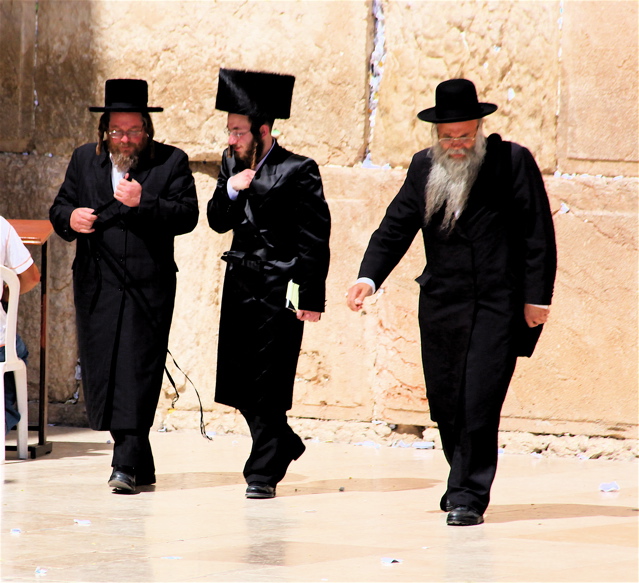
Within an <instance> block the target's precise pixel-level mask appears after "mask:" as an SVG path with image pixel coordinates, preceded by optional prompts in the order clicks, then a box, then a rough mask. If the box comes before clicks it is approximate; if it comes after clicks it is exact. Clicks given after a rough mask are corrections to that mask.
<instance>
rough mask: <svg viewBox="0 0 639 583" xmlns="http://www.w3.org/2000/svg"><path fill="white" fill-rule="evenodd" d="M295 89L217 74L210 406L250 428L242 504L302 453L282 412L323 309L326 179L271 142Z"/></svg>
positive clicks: (238, 74)
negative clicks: (221, 263)
mask: <svg viewBox="0 0 639 583" xmlns="http://www.w3.org/2000/svg"><path fill="white" fill-rule="evenodd" d="M294 82H295V78H294V77H292V76H290V75H276V74H271V73H262V72H252V71H238V70H233V69H221V70H220V75H219V84H218V93H217V101H216V108H217V109H220V110H222V111H226V112H228V118H227V130H228V134H229V140H228V143H229V147H228V149H227V150H226V151H225V154H224V155H223V160H222V167H221V170H220V174H219V178H218V181H217V187H216V189H215V192H214V194H213V198H212V199H211V200H210V201H209V204H208V211H207V214H208V220H209V225H210V226H211V228H212V229H214V230H215V231H217V232H218V233H225V232H227V231H229V230H231V229H232V230H233V235H234V236H233V243H232V245H231V250H230V251H227V252H226V253H225V254H224V255H223V256H222V259H224V260H225V261H226V262H227V263H228V265H227V267H226V275H225V278H224V292H223V296H222V311H221V317H220V335H219V345H218V358H217V380H216V391H215V400H216V401H217V402H218V403H223V404H225V405H229V406H231V407H235V408H237V409H239V410H240V411H241V413H242V415H243V416H244V417H245V419H246V421H247V423H248V426H249V428H250V431H251V436H252V438H253V447H252V449H251V453H250V456H249V458H248V460H247V462H246V465H245V467H244V477H245V479H246V482H247V484H248V487H247V490H246V496H247V498H273V497H274V496H275V488H276V486H277V483H278V482H279V481H280V480H281V479H282V478H283V477H284V475H285V474H286V470H287V468H288V466H289V464H290V463H291V461H292V460H295V459H297V458H298V457H299V456H300V455H302V453H303V452H304V449H305V447H304V444H303V443H302V440H301V439H300V438H299V436H298V435H296V434H295V433H294V432H293V430H292V429H291V428H290V426H289V425H288V421H287V417H286V412H287V411H288V410H289V409H290V408H291V406H292V399H293V383H294V380H295V369H296V366H297V360H298V357H299V351H300V346H301V342H302V332H303V327H304V322H317V321H319V319H320V316H321V313H322V312H323V311H324V300H325V279H326V274H327V272H328V263H329V247H328V240H329V234H330V215H329V211H328V206H327V204H326V201H325V199H324V194H323V190H322V179H321V177H320V174H319V170H318V167H317V164H316V163H315V162H314V161H313V160H311V159H310V158H306V157H303V156H298V155H295V154H293V153H291V152H289V151H287V150H285V149H284V148H282V147H281V146H280V145H279V144H278V143H277V141H276V140H275V139H274V138H273V137H272V135H271V130H272V128H273V121H274V120H275V119H276V118H288V117H289V115H290V106H291V99H292V95H293V84H294ZM287 290H288V293H287ZM287 306H288V307H287Z"/></svg>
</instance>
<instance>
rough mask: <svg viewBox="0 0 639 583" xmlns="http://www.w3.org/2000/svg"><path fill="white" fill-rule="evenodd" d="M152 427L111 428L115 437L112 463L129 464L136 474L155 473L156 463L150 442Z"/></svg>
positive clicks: (117, 464) (118, 464)
mask: <svg viewBox="0 0 639 583" xmlns="http://www.w3.org/2000/svg"><path fill="white" fill-rule="evenodd" d="M150 431H151V429H150V428H149V429H118V430H111V436H112V437H113V444H114V445H113V461H112V462H111V465H112V466H113V467H115V466H128V467H129V468H133V469H134V470H135V473H136V474H154V473H155V464H154V462H153V452H152V451H151V443H150V442H149V432H150Z"/></svg>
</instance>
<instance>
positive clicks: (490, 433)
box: [438, 420, 499, 514]
mask: <svg viewBox="0 0 639 583" xmlns="http://www.w3.org/2000/svg"><path fill="white" fill-rule="evenodd" d="M438 426H439V434H440V436H441V440H442V447H443V449H444V455H445V456H446V460H447V461H448V464H449V465H450V472H449V474H448V486H447V489H446V494H444V496H443V498H442V501H441V508H442V510H445V507H446V500H448V502H449V503H450V504H452V505H453V506H461V505H463V506H470V507H471V508H474V509H475V510H476V511H477V512H479V513H481V514H483V513H484V511H485V510H486V508H487V507H488V503H489V502H490V488H491V486H492V484H493V480H494V479H495V474H496V472H497V445H498V443H497V440H498V438H497V436H498V430H499V420H497V421H496V422H495V423H494V425H493V426H491V427H483V428H481V429H478V430H476V431H471V432H468V431H466V428H465V427H464V426H463V424H461V423H460V424H458V425H457V426H455V425H447V424H445V423H438Z"/></svg>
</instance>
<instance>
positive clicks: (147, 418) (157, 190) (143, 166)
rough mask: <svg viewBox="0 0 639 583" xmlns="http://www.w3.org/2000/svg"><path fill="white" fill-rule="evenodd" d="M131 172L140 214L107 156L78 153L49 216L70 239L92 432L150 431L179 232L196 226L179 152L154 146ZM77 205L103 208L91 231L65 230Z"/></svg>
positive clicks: (89, 147)
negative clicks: (118, 186)
mask: <svg viewBox="0 0 639 583" xmlns="http://www.w3.org/2000/svg"><path fill="white" fill-rule="evenodd" d="M153 145H154V156H153V157H150V156H148V155H146V156H145V155H143V156H141V159H140V162H139V164H138V167H137V168H136V169H134V170H131V171H130V175H131V177H132V178H133V179H135V180H137V181H138V182H140V184H141V185H142V198H141V201H140V205H139V207H137V208H130V207H127V206H125V205H123V204H122V203H120V202H117V201H115V199H114V198H113V186H112V182H111V167H112V165H111V161H110V158H109V155H108V153H106V152H102V153H101V154H100V155H97V154H96V151H95V147H96V145H95V144H85V145H84V146H81V147H80V148H78V149H77V150H75V151H74V153H73V155H72V157H71V161H70V163H69V166H68V168H67V172H66V176H65V179H64V183H63V184H62V186H61V187H60V191H59V192H58V195H57V196H56V198H55V200H54V202H53V205H52V206H51V209H50V212H49V216H50V219H51V222H52V223H53V226H54V228H55V231H56V233H57V234H58V235H60V236H61V237H62V238H63V239H65V240H66V241H73V240H76V241H77V242H76V256H75V260H74V262H73V287H74V299H75V307H76V314H77V325H78V344H79V350H80V360H81V366H82V382H83V388H84V393H85V399H86V403H87V413H88V417H89V422H90V424H91V427H92V428H93V429H135V428H139V427H150V425H151V424H152V422H153V415H154V413H155V408H156V405H157V400H158V397H159V391H160V387H161V383H162V374H163V368H164V362H165V359H166V349H167V343H168V334H169V329H170V325H171V318H172V314H173V303H174V299H175V281H176V275H175V274H176V271H177V266H176V264H175V260H174V254H173V241H174V238H175V236H176V235H180V234H182V233H187V232H189V231H191V230H193V229H194V228H195V225H196V224H197V219H198V204H197V197H196V192H195V183H194V180H193V176H192V174H191V170H190V168H189V163H188V157H187V156H186V154H185V153H184V152H182V151H181V150H178V149H177V148H174V147H172V146H167V145H164V144H160V143H157V142H154V144H153ZM78 207H88V208H92V209H98V208H100V207H102V208H103V209H104V210H102V212H100V214H99V216H98V218H97V219H96V221H95V223H94V228H95V232H94V233H91V234H78V233H76V232H75V231H73V229H71V227H70V217H71V213H72V212H73V211H74V210H75V209H76V208H78Z"/></svg>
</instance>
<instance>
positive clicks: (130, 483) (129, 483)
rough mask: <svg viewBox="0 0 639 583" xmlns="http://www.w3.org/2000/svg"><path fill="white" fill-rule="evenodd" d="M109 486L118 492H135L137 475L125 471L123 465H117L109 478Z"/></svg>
mask: <svg viewBox="0 0 639 583" xmlns="http://www.w3.org/2000/svg"><path fill="white" fill-rule="evenodd" d="M109 488H113V489H114V490H115V491H116V492H129V493H130V492H135V476H134V475H133V473H132V472H130V471H125V470H124V469H123V467H122V466H116V467H115V468H113V473H112V474H111V477H110V478H109Z"/></svg>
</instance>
